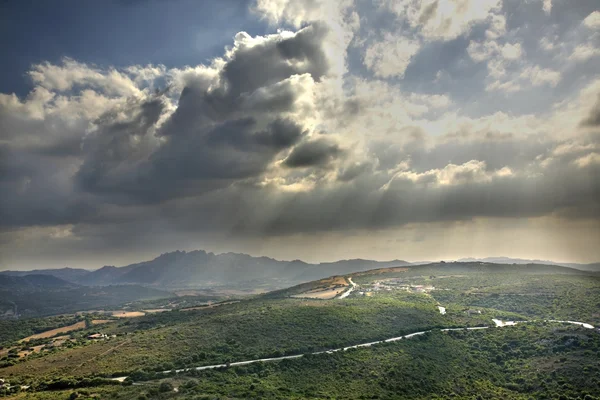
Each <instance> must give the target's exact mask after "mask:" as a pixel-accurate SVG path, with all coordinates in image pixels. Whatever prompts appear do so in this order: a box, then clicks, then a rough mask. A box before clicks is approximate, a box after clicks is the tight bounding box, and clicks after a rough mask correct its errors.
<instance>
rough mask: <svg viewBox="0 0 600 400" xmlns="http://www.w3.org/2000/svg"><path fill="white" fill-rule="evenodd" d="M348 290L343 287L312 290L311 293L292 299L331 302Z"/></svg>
mask: <svg viewBox="0 0 600 400" xmlns="http://www.w3.org/2000/svg"><path fill="white" fill-rule="evenodd" d="M344 290H346V286H343V287H337V288H336V287H334V288H329V289H320V290H311V291H310V292H304V293H301V294H295V295H293V296H291V297H293V298H296V299H322V300H329V299H333V298H334V297H335V296H337V295H338V294H340V293H342V292H343V291H344Z"/></svg>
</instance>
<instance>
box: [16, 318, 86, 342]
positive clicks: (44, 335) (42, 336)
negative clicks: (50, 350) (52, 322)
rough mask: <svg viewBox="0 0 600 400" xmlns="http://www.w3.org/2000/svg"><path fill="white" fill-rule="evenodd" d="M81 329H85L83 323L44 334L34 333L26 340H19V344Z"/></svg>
mask: <svg viewBox="0 0 600 400" xmlns="http://www.w3.org/2000/svg"><path fill="white" fill-rule="evenodd" d="M83 328H85V321H79V322H77V323H75V324H73V325H69V326H63V327H61V328H56V329H52V330H49V331H46V332H42V333H36V334H35V335H31V336H27V337H26V338H24V339H21V340H19V343H22V342H28V341H30V340H32V339H44V338H50V337H52V336H56V335H58V334H59V333H67V332H71V331H75V330H77V329H83Z"/></svg>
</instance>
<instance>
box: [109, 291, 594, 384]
mask: <svg viewBox="0 0 600 400" xmlns="http://www.w3.org/2000/svg"><path fill="white" fill-rule="evenodd" d="M350 283H351V284H352V288H350V290H348V292H346V293H344V294H345V295H346V296H347V295H348V294H350V293H349V292H351V291H352V289H354V287H355V286H356V284H355V283H353V282H352V280H351V279H350ZM342 296H343V295H342ZM340 298H342V297H341V296H340ZM492 321H493V322H494V324H495V327H496V328H503V327H507V326H515V325H516V324H518V323H531V322H538V321H537V320H531V321H502V320H499V319H493V320H492ZM541 321H543V322H553V323H563V324H572V325H579V326H582V327H583V328H587V329H594V326H593V325H591V324H588V323H585V322H577V321H559V320H553V319H551V320H548V319H547V320H541ZM490 328H491V327H490V326H476V327H462V328H446V329H439V331H441V332H448V331H463V330H468V331H472V330H473V331H474V330H481V329H490ZM435 330H438V329H430V330H427V331H421V332H414V333H410V334H408V335H404V336H397V337H393V338H389V339H384V340H377V341H374V342H368V343H361V344H357V345H354V346H347V347H340V348H338V349H331V350H323V351H317V352H314V353H310V354H332V353H335V352H338V351H346V350H350V349H358V348H361V347H371V346H373V345H376V344H381V343H390V342H396V341H398V340H402V339H410V338H413V337H415V336H420V335H424V334H426V333H428V332H433V331H435ZM300 357H304V354H295V355H291V356H282V357H272V358H259V359H256V360H248V361H238V362H232V363H229V364H214V365H204V366H201V367H191V368H182V369H176V370H168V371H162V373H163V374H170V373H173V372H176V373H180V372H187V371H193V370H196V371H203V370H207V369H215V368H226V367H236V366H240V365H248V364H254V363H257V362H272V361H281V360H291V359H293V358H300ZM125 379H127V377H126V376H120V377H117V378H112V380H115V381H119V382H123V381H124V380H125Z"/></svg>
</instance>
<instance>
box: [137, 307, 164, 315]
mask: <svg viewBox="0 0 600 400" xmlns="http://www.w3.org/2000/svg"><path fill="white" fill-rule="evenodd" d="M142 311H144V312H145V313H149V314H155V313H160V312H166V311H171V309H170V308H153V309H150V310H142Z"/></svg>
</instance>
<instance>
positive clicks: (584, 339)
mask: <svg viewBox="0 0 600 400" xmlns="http://www.w3.org/2000/svg"><path fill="white" fill-rule="evenodd" d="M351 284H354V285H357V286H356V288H355V289H354V290H353V291H352V292H351V293H350V295H349V296H348V297H345V298H341V297H340V296H337V297H329V298H327V299H325V298H322V297H314V296H305V294H306V293H311V294H314V292H315V291H319V290H327V289H329V288H331V287H338V288H344V289H345V288H348V287H349V286H350V285H351ZM106 288H110V286H108V287H106ZM599 307H600V276H598V275H597V274H594V273H590V272H585V271H579V270H575V269H571V268H566V267H561V266H553V265H551V266H548V265H535V264H532V265H513V264H502V265H499V264H491V263H481V262H469V263H458V262H456V263H433V264H429V265H422V266H405V267H386V268H378V269H375V270H370V271H363V272H357V273H351V274H345V275H339V276H333V277H330V278H325V279H319V280H317V281H312V282H308V283H304V284H301V285H297V286H295V287H292V288H290V289H287V290H280V291H277V292H272V293H268V294H265V295H262V296H255V297H253V298H248V299H245V300H241V301H238V302H226V303H223V304H221V305H220V306H218V307H214V306H207V307H195V308H193V309H187V310H183V309H181V310H173V311H166V312H160V313H157V314H148V315H146V316H142V317H138V318H131V319H128V320H127V321H122V320H121V321H113V322H108V323H106V324H104V325H102V332H103V333H106V334H107V335H116V336H115V337H112V336H110V337H108V338H106V339H102V340H90V339H88V335H89V333H93V332H95V330H97V329H98V328H90V329H88V330H83V331H81V332H75V333H73V334H72V335H73V338H72V342H69V343H68V345H67V344H65V345H62V346H58V347H52V348H51V349H47V350H43V351H42V352H41V353H39V354H37V355H33V356H28V357H26V358H22V359H19V360H14V359H11V358H10V357H8V356H7V357H5V358H4V359H2V358H0V365H2V362H4V364H3V365H4V366H5V368H0V377H2V378H4V379H7V380H8V381H10V382H15V383H17V384H25V385H30V386H31V387H32V389H31V390H34V391H38V393H33V394H30V396H33V397H32V398H40V399H41V398H52V397H51V396H54V395H56V396H57V398H66V397H68V396H69V395H70V394H71V393H72V391H82V390H88V389H84V388H83V387H88V386H93V387H92V388H89V391H88V393H102V394H104V397H106V398H113V397H114V398H123V399H125V398H137V397H140V398H142V397H143V396H146V397H150V398H182V399H183V398H195V397H197V396H198V395H202V394H204V395H206V396H208V397H207V398H215V397H216V398H219V397H221V398H222V397H224V398H248V397H251V398H254V397H257V398H260V397H269V398H282V399H283V398H307V397H308V398H365V396H366V397H391V398H393V397H394V396H395V394H398V393H401V394H403V397H413V398H436V397H435V396H439V398H463V397H464V398H473V397H474V396H476V395H477V394H484V398H498V399H500V398H503V399H504V398H508V399H511V398H514V399H521V398H522V399H525V398H538V397H546V398H554V397H556V396H555V394H557V393H559V394H568V395H569V396H571V397H575V398H579V397H582V398H583V397H584V396H585V394H590V395H592V396H598V395H600V393H599V392H598V389H597V387H598V386H597V383H598V382H599V375H598V374H599V373H600V370H599V369H598V368H597V357H596V355H597V354H598V351H600V336H598V334H597V332H596V331H595V329H586V328H585V327H583V326H580V325H574V324H566V323H563V322H559V321H560V320H564V321H584V322H586V323H589V324H591V325H595V326H598V325H599V324H600V314H598V309H599ZM442 309H443V312H442ZM494 320H504V321H506V320H509V321H523V322H518V323H516V325H515V326H511V325H510V324H508V325H499V326H506V327H504V328H502V329H494V328H493V327H494V326H495V325H494V324H497V323H496V322H493V321H494ZM554 320H559V321H557V322H548V321H554ZM525 321H526V322H525ZM486 326H487V327H489V329H482V330H481V329H480V330H472V331H465V330H459V331H444V330H442V328H457V329H458V328H464V327H486ZM7 329H10V326H7ZM423 331H431V332H429V333H427V334H423V335H420V336H416V337H415V338H414V339H410V340H408V339H407V340H404V339H403V340H400V341H397V340H394V341H391V342H389V343H385V344H381V345H377V346H374V347H364V348H357V349H356V350H348V351H336V352H334V351H331V349H339V348H342V347H345V346H356V345H361V346H362V345H364V344H368V343H371V342H374V341H381V340H386V339H389V338H397V337H398V336H403V335H409V334H411V333H415V332H423ZM313 352H324V353H322V354H319V355H314V354H312V353H313ZM309 353H310V355H307V356H305V357H303V358H301V359H300V358H295V359H286V360H284V361H280V362H270V363H264V364H263V363H260V362H258V363H253V364H247V365H242V366H239V367H238V366H235V367H234V366H233V364H232V367H231V368H225V367H223V368H221V369H214V370H206V371H197V372H190V373H182V374H180V375H179V376H177V377H169V375H168V374H164V373H162V372H161V371H165V370H172V369H173V368H190V367H198V366H210V365H214V364H225V363H227V362H231V363H234V362H237V361H245V360H255V359H262V358H269V357H281V356H287V355H290V356H299V355H303V354H305V355H306V354H309ZM538 370H539V372H536V371H538ZM552 371H554V372H552ZM549 373H551V374H552V375H551V376H550V380H548V378H549V377H548V374H549ZM110 376H130V377H131V379H133V380H135V381H146V382H145V383H144V384H143V385H139V386H129V387H115V386H112V385H115V384H117V383H116V382H115V381H105V380H103V379H101V378H102V377H110ZM196 377H197V378H200V379H199V381H196V380H195V378H196ZM165 380H166V381H168V382H169V383H170V384H171V385H173V386H175V387H179V388H180V391H179V392H177V393H175V392H173V391H172V390H171V392H169V393H167V394H164V395H161V394H160V392H159V389H158V388H159V384H160V383H163V382H165ZM188 381H189V382H188ZM184 384H185V385H184ZM153 388H155V389H153ZM49 389H50V390H58V389H63V391H60V392H48V391H47V390H49ZM65 389H66V390H65ZM405 394H410V396H408V395H406V396H404V395H405ZM35 396H38V397H35ZM44 396H47V397H44ZM101 397H102V396H101ZM396 397H397V396H396Z"/></svg>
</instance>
